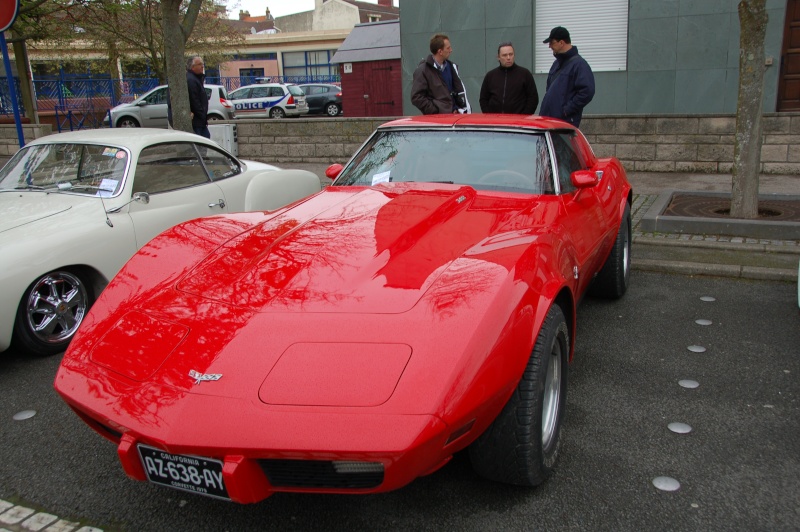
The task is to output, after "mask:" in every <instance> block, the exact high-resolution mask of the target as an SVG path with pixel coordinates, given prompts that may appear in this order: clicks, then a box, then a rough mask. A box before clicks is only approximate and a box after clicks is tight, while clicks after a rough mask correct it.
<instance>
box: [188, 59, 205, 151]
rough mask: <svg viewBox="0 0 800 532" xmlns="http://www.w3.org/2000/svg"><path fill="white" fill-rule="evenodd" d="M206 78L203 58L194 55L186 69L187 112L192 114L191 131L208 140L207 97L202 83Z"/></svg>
mask: <svg viewBox="0 0 800 532" xmlns="http://www.w3.org/2000/svg"><path fill="white" fill-rule="evenodd" d="M205 78H206V74H205V65H204V64H203V58H202V57H200V56H199V55H196V56H194V57H192V58H191V59H189V65H188V68H187V69H186V85H187V86H188V87H189V110H190V111H191V112H192V129H193V130H194V132H195V133H196V134H198V135H202V136H203V137H205V138H207V139H210V138H211V132H210V131H209V130H208V96H207V95H206V89H205V87H204V85H203V82H204V80H205Z"/></svg>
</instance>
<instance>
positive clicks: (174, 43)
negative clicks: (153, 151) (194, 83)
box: [161, 0, 202, 133]
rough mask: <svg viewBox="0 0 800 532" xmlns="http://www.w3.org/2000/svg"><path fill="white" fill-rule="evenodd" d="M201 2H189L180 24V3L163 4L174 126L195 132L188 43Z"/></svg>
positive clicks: (166, 0)
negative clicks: (190, 106) (187, 56)
mask: <svg viewBox="0 0 800 532" xmlns="http://www.w3.org/2000/svg"><path fill="white" fill-rule="evenodd" d="M201 3H202V0H190V2H189V5H188V7H187V8H186V11H185V13H184V14H183V20H181V13H180V9H181V0H163V2H162V3H161V13H162V16H163V18H162V24H163V27H164V28H165V29H166V30H167V31H165V32H164V58H165V59H166V66H167V77H168V78H169V88H170V90H169V100H170V105H171V107H172V126H173V127H174V128H175V129H180V130H183V131H188V132H190V133H191V132H192V131H194V130H193V129H192V119H191V115H190V112H189V89H188V86H187V84H186V61H185V55H186V53H185V52H186V41H187V40H189V36H190V35H191V34H192V30H193V29H194V24H195V22H196V21H197V15H198V14H199V13H200V4H201Z"/></svg>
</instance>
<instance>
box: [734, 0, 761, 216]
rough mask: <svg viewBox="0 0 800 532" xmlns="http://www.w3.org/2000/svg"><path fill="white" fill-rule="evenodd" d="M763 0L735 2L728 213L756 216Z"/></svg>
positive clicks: (759, 154) (759, 148)
mask: <svg viewBox="0 0 800 532" xmlns="http://www.w3.org/2000/svg"><path fill="white" fill-rule="evenodd" d="M765 3H766V0H741V2H739V31H740V37H739V98H738V101H737V105H736V138H735V143H734V148H733V179H732V188H731V217H732V218H747V219H752V218H757V217H758V174H759V169H760V167H761V143H762V134H761V132H762V125H761V117H762V114H763V112H762V106H763V104H762V100H763V93H764V70H765V68H766V67H765V65H764V36H765V35H766V32H767V18H768V17H767V12H766V10H765V6H764V4H765Z"/></svg>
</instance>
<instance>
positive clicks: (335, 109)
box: [325, 103, 339, 116]
mask: <svg viewBox="0 0 800 532" xmlns="http://www.w3.org/2000/svg"><path fill="white" fill-rule="evenodd" d="M325 114H327V115H328V116H339V105H338V104H335V103H329V104H328V105H326V106H325Z"/></svg>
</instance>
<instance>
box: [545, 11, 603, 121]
mask: <svg viewBox="0 0 800 532" xmlns="http://www.w3.org/2000/svg"><path fill="white" fill-rule="evenodd" d="M543 42H544V43H545V44H548V45H549V46H550V49H551V50H552V51H553V55H554V56H555V58H556V60H555V61H553V66H552V67H550V73H549V74H548V75H547V89H546V91H545V94H544V98H543V99H542V107H541V109H540V111H539V114H541V115H542V116H550V117H553V118H560V119H561V120H564V121H566V122H569V123H570V124H572V125H573V126H575V127H578V126H580V123H581V116H582V115H583V108H584V107H586V105H587V104H588V103H589V102H591V101H592V98H594V74H592V69H591V67H590V66H589V63H587V62H586V60H585V59H584V58H583V57H581V56H580V55H578V48H577V47H576V46H572V41H571V40H570V37H569V32H568V31H567V29H566V28H564V27H561V26H556V27H555V28H553V29H552V30H550V36H549V37H547V39H545V40H544V41H543Z"/></svg>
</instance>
